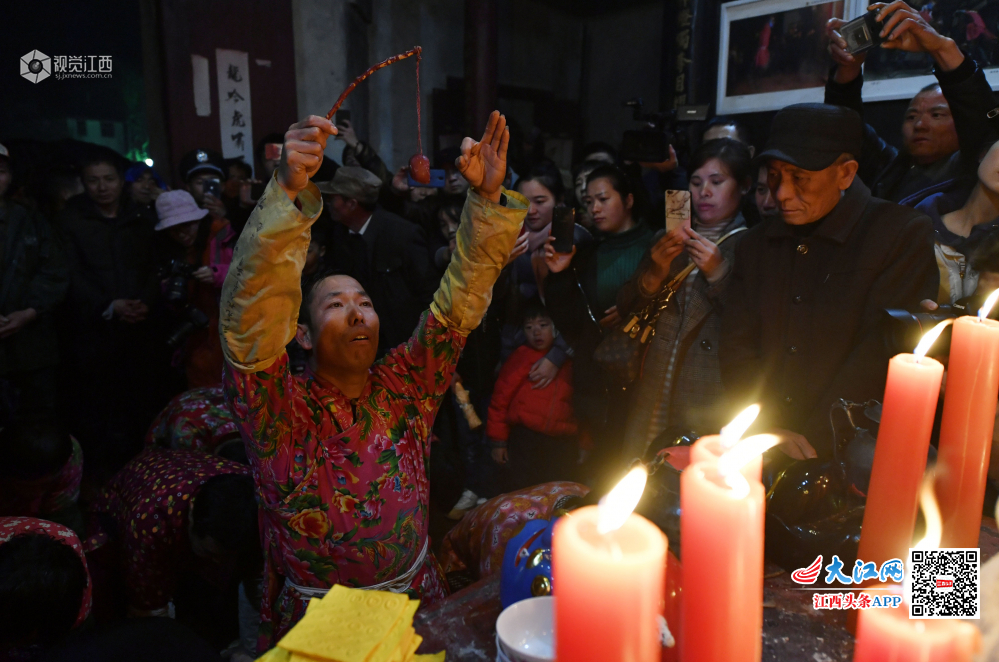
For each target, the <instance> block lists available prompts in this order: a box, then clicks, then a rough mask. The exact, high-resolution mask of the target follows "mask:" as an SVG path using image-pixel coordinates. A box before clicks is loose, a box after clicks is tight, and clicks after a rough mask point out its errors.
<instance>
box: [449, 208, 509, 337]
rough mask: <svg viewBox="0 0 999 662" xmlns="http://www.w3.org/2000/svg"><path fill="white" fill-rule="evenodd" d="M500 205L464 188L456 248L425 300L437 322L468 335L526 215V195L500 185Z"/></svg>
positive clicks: (476, 322)
mask: <svg viewBox="0 0 999 662" xmlns="http://www.w3.org/2000/svg"><path fill="white" fill-rule="evenodd" d="M503 193H505V194H506V205H505V206H504V205H500V204H498V203H495V202H491V201H490V200H487V199H486V198H483V197H482V196H481V195H479V194H478V193H476V192H474V191H472V190H469V192H468V197H466V198H465V207H464V208H463V209H462V210H461V225H460V226H459V227H458V237H457V249H456V250H455V252H454V254H453V255H452V256H451V263H450V264H449V265H448V267H447V271H446V272H445V273H444V277H443V278H442V279H441V284H440V287H439V288H437V293H436V294H434V300H433V301H432V302H431V303H430V312H432V313H433V315H434V317H436V318H437V319H438V321H440V322H441V323H442V324H444V325H445V326H447V327H448V328H449V329H453V330H455V331H457V332H458V333H460V334H462V335H468V334H469V332H471V331H472V329H474V328H475V327H477V326H478V325H479V322H480V321H482V317H483V316H484V315H485V314H486V309H487V308H489V302H490V301H491V300H492V297H493V284H495V283H496V279H497V278H499V275H500V271H502V270H503V267H504V265H505V264H506V260H507V257H509V255H510V251H512V250H513V245H514V243H516V241H517V235H518V234H519V233H520V228H521V226H522V225H523V224H524V217H525V216H527V207H528V202H527V199H526V198H525V197H524V196H522V195H520V194H519V193H514V192H512V191H506V190H504V191H503Z"/></svg>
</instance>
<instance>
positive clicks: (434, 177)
mask: <svg viewBox="0 0 999 662" xmlns="http://www.w3.org/2000/svg"><path fill="white" fill-rule="evenodd" d="M444 175H445V173H444V170H442V169H434V168H431V169H430V181H429V182H428V183H426V184H421V183H420V182H418V181H416V180H415V179H413V176H412V175H411V174H410V173H409V172H408V171H407V172H406V182H407V183H408V184H409V188H444Z"/></svg>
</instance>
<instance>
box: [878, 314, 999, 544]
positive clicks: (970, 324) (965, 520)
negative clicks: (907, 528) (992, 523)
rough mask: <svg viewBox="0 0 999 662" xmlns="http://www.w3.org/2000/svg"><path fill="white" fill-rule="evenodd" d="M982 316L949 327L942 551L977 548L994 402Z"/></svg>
mask: <svg viewBox="0 0 999 662" xmlns="http://www.w3.org/2000/svg"><path fill="white" fill-rule="evenodd" d="M987 305H988V304H987ZM988 307H989V308H991V306H990V305H989V306H988ZM986 315H987V312H986ZM986 315H982V316H981V317H982V318H979V317H972V316H967V317H961V318H959V319H958V320H956V321H955V322H954V335H953V337H952V340H951V344H950V361H949V363H948V365H947V393H946V395H945V397H944V406H943V418H942V420H941V423H940V449H939V451H940V452H939V454H938V455H937V495H938V496H937V498H938V499H939V501H940V512H941V515H942V517H943V542H942V546H943V547H977V546H978V537H979V533H980V529H981V526H982V504H983V502H984V501H985V479H986V474H987V473H988V468H989V451H990V450H991V449H992V428H993V427H994V425H995V417H996V399H997V397H999V322H996V321H995V320H990V319H984V318H985V317H986ZM865 560H866V559H865Z"/></svg>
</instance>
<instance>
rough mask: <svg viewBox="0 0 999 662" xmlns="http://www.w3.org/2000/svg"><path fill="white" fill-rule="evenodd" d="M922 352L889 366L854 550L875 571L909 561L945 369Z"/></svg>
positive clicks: (896, 360) (905, 357)
mask: <svg viewBox="0 0 999 662" xmlns="http://www.w3.org/2000/svg"><path fill="white" fill-rule="evenodd" d="M942 330H943V328H942V326H940V325H938V328H937V329H934V330H933V331H930V332H929V333H927V334H926V335H927V337H928V336H929V335H930V334H931V333H934V332H938V333H937V335H939V331H942ZM934 338H935V336H934ZM925 340H926V337H924V341H925ZM930 342H932V340H931V341H930ZM923 344H924V343H923V342H921V343H920V345H921V346H922V345H923ZM927 348H928V344H927ZM919 349H920V348H917V351H918V350H919ZM925 351H926V350H925V349H923V350H922V352H920V353H921V354H924V356H917V355H913V354H899V355H898V356H896V357H894V358H893V359H892V360H891V361H890V362H889V363H888V383H887V385H886V386H885V397H884V403H883V406H882V410H881V427H880V429H879V430H878V441H877V445H876V446H875V448H874V465H873V466H872V467H871V482H870V487H869V488H868V489H867V505H866V507H865V508H864V524H863V527H862V528H861V533H860V546H859V548H858V550H857V558H859V559H863V560H864V561H873V562H875V563H877V564H878V567H880V566H881V564H882V563H884V562H885V561H887V560H889V559H894V558H899V559H905V558H907V557H906V552H907V550H908V549H909V543H911V542H912V529H913V527H914V526H915V524H916V509H917V504H918V499H919V486H920V483H921V481H922V479H923V472H924V471H925V470H926V453H927V451H928V450H929V446H930V433H931V432H932V431H933V419H934V417H935V415H936V408H937V399H938V398H939V396H940V381H941V379H942V378H943V366H942V365H941V364H940V362H939V361H934V360H933V359H930V358H926V356H925ZM684 546H686V542H684ZM684 558H686V555H685V556H684Z"/></svg>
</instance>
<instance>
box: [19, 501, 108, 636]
mask: <svg viewBox="0 0 999 662" xmlns="http://www.w3.org/2000/svg"><path fill="white" fill-rule="evenodd" d="M26 533H34V534H38V535H43V536H48V537H49V538H52V539H53V540H58V541H59V542H61V543H63V544H65V545H69V546H70V547H72V548H73V551H74V552H76V555H77V556H78V557H80V563H82V564H83V569H84V571H85V572H86V573H87V588H86V589H84V591H83V599H82V600H81V601H80V612H79V614H78V615H77V617H76V623H74V624H73V627H79V626H80V625H81V624H82V623H83V621H85V620H87V616H89V615H90V603H91V592H92V591H93V586H92V583H91V581H90V570H89V569H88V568H87V557H86V556H84V555H83V546H82V545H81V544H80V539H79V538H77V537H76V534H75V533H73V532H72V531H71V530H70V529H68V528H66V527H65V526H63V525H62V524H56V523H55V522H48V521H46V520H43V519H36V518H34V517H0V545H2V544H4V543H5V542H7V541H8V540H10V539H11V538H13V537H14V536H19V535H22V534H26Z"/></svg>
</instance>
